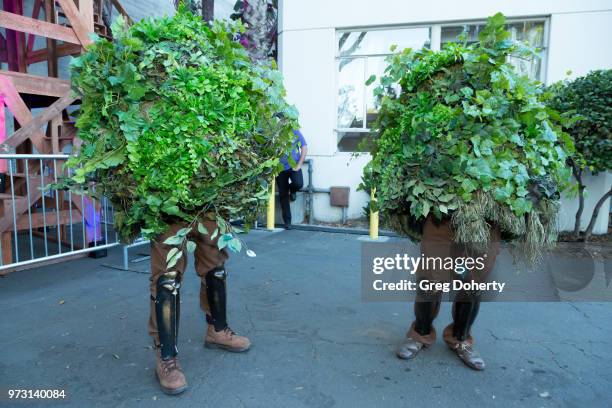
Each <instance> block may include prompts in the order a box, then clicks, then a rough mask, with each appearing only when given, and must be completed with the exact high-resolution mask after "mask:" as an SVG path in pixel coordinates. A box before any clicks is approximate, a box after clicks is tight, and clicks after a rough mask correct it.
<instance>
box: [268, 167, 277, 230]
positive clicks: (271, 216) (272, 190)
mask: <svg viewBox="0 0 612 408" xmlns="http://www.w3.org/2000/svg"><path fill="white" fill-rule="evenodd" d="M275 183H276V181H275V180H274V177H272V183H270V197H268V219H267V229H268V230H269V231H272V230H274V221H275V216H274V210H275V204H276V197H275V194H276V191H275Z"/></svg>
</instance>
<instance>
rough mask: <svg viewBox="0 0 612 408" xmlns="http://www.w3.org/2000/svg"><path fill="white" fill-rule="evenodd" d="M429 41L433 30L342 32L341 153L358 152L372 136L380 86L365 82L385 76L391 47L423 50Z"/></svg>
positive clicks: (339, 63)
mask: <svg viewBox="0 0 612 408" xmlns="http://www.w3.org/2000/svg"><path fill="white" fill-rule="evenodd" d="M429 38H430V29H429V27H416V28H394V29H384V30H383V29H370V30H368V31H339V32H338V35H337V48H336V60H337V61H336V62H337V72H338V95H337V106H338V118H337V125H336V127H337V128H336V134H337V137H338V150H339V151H341V152H355V151H358V146H359V144H360V143H361V141H362V140H364V139H366V140H367V139H369V138H370V137H371V133H370V129H369V128H370V126H371V124H372V122H373V121H374V120H375V119H376V115H377V112H378V106H377V101H376V100H375V98H374V96H373V90H374V87H375V86H376V85H375V84H372V85H370V86H366V85H365V82H366V80H367V79H368V78H369V77H370V75H372V74H374V75H376V76H377V77H380V76H381V75H382V73H383V71H384V69H385V67H386V65H385V57H386V56H387V55H389V54H391V51H390V49H389V48H390V47H391V45H393V44H396V45H397V46H398V48H399V49H404V48H415V49H419V48H422V47H424V46H429Z"/></svg>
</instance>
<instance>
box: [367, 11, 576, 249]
mask: <svg viewBox="0 0 612 408" xmlns="http://www.w3.org/2000/svg"><path fill="white" fill-rule="evenodd" d="M504 23H505V19H504V17H503V15H501V14H498V15H496V16H494V17H491V18H490V19H489V21H488V24H487V26H486V28H484V29H483V31H482V32H481V33H480V42H479V43H477V44H474V45H461V44H449V45H447V46H446V47H445V48H444V49H443V50H442V51H438V52H436V51H431V50H429V49H422V50H418V51H414V50H410V49H407V50H404V51H402V52H399V53H397V54H395V55H393V56H391V57H389V58H388V63H389V66H388V67H387V69H386V71H385V75H384V76H383V77H382V78H381V79H380V86H379V87H378V88H377V89H376V91H375V92H376V93H377V94H378V95H379V96H380V98H381V99H380V100H381V108H380V116H379V118H378V120H377V123H376V125H375V127H376V129H377V131H378V133H379V138H378V139H377V141H376V142H375V148H374V150H373V152H372V155H373V159H372V161H371V163H370V164H369V165H368V166H367V167H366V169H365V172H364V185H365V187H366V188H371V187H376V188H377V190H376V193H377V198H378V207H379V209H380V210H381V211H382V213H383V214H384V215H385V216H386V218H387V220H388V222H389V223H390V224H391V225H392V226H393V227H394V228H395V229H396V230H398V231H401V232H403V233H405V234H407V235H409V236H411V237H413V238H417V239H419V238H420V232H421V229H422V225H423V222H424V221H425V219H426V217H427V216H428V215H433V217H435V218H436V219H438V220H440V219H443V218H445V217H450V218H451V220H452V227H453V229H454V232H455V240H456V241H457V242H462V243H487V242H488V241H489V235H488V224H490V223H495V224H497V225H499V227H500V228H501V232H502V234H504V235H505V236H506V237H509V238H511V239H516V240H517V241H520V242H521V243H523V244H524V245H525V247H526V250H527V251H528V253H529V255H530V257H531V258H534V257H536V256H537V255H538V253H539V248H541V247H542V246H545V245H548V244H550V243H553V242H554V241H555V240H556V229H555V224H556V214H557V208H558V199H559V191H560V190H561V189H563V188H564V186H565V185H566V183H567V182H568V180H569V178H570V175H571V173H570V170H569V168H568V167H567V165H566V159H567V157H568V155H569V154H570V153H572V152H573V145H572V142H571V139H570V138H569V137H568V135H566V134H564V133H563V132H562V131H561V128H560V125H559V121H560V120H561V119H562V118H561V117H560V115H558V114H557V113H556V112H554V111H552V110H550V109H548V108H547V107H546V105H545V102H544V100H545V97H546V95H545V93H544V91H543V87H542V85H541V84H540V83H538V82H536V81H532V80H530V79H528V78H527V77H526V76H520V75H519V74H517V72H516V71H515V70H514V69H513V67H512V66H511V65H510V64H509V63H508V61H507V60H508V57H509V56H511V55H512V56H519V57H529V56H532V55H534V53H533V51H532V50H531V49H529V48H528V47H526V46H524V45H523V44H520V43H515V42H512V41H510V40H509V33H508V32H507V31H505V29H504ZM373 80H374V78H371V79H370V80H369V82H371V81H373Z"/></svg>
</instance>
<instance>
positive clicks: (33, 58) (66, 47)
mask: <svg viewBox="0 0 612 408" xmlns="http://www.w3.org/2000/svg"><path fill="white" fill-rule="evenodd" d="M47 41H55V40H53V39H47ZM56 50H57V51H56V54H57V57H58V58H59V57H65V56H67V55H77V54H80V53H81V46H80V45H77V44H59V45H57V47H56ZM48 53H49V49H48V47H47V48H42V49H40V50H34V51H32V52H29V53H28V64H34V63H36V62H42V61H47V55H48Z"/></svg>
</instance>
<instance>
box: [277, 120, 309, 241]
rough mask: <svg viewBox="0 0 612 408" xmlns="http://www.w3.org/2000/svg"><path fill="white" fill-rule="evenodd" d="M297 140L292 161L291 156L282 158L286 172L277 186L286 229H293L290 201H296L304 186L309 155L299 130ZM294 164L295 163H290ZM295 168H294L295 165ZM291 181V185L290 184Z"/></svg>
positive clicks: (280, 175) (295, 133)
mask: <svg viewBox="0 0 612 408" xmlns="http://www.w3.org/2000/svg"><path fill="white" fill-rule="evenodd" d="M293 134H294V136H295V140H294V142H293V149H292V150H291V159H290V158H289V156H288V155H287V156H285V157H283V158H281V163H282V164H283V167H284V170H283V171H281V172H280V174H279V175H278V176H276V184H278V195H279V198H280V205H281V211H282V214H283V222H284V224H285V229H291V206H290V205H289V202H290V201H295V199H296V198H297V192H298V191H299V190H300V189H301V188H302V186H303V185H304V176H303V175H302V164H304V160H305V159H306V154H307V153H308V146H307V144H306V139H304V136H303V135H302V132H300V131H299V130H294V131H293ZM290 161H291V162H293V163H290ZM292 164H293V165H294V166H295V167H293V165H292ZM289 180H291V183H289Z"/></svg>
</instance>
